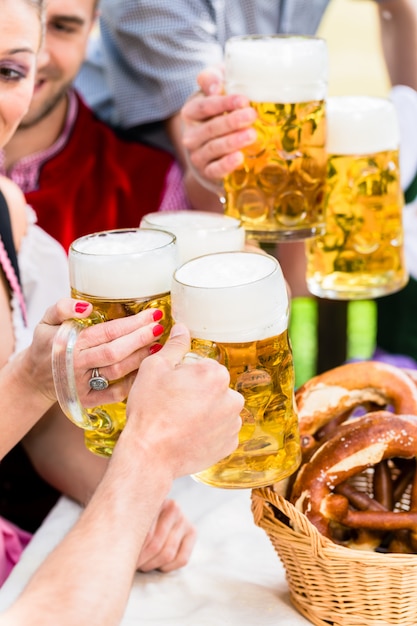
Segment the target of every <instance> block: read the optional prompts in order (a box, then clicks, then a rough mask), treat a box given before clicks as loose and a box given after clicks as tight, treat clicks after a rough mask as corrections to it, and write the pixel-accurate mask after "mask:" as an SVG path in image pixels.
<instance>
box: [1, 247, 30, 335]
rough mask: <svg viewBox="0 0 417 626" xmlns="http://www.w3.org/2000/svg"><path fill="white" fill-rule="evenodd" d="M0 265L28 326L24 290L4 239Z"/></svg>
mask: <svg viewBox="0 0 417 626" xmlns="http://www.w3.org/2000/svg"><path fill="white" fill-rule="evenodd" d="M0 265H1V266H2V268H3V271H4V273H5V275H6V278H7V280H8V281H9V283H10V287H11V288H12V292H13V295H14V296H15V297H16V299H17V301H18V303H19V306H20V310H21V311H22V317H23V321H24V323H25V326H27V312H26V304H25V299H24V297H23V292H22V288H21V286H20V283H19V281H18V279H17V276H16V272H15V271H14V268H13V265H12V264H11V262H10V259H9V255H8V254H7V251H6V248H5V247H4V243H3V240H2V238H1V237H0Z"/></svg>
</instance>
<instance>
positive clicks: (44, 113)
mask: <svg viewBox="0 0 417 626" xmlns="http://www.w3.org/2000/svg"><path fill="white" fill-rule="evenodd" d="M68 87H69V84H67V85H65V86H64V87H62V89H61V90H60V91H59V92H58V93H57V94H55V95H54V96H53V98H51V100H49V101H48V102H45V103H44V105H43V107H42V108H41V109H40V110H39V111H38V113H37V114H36V115H35V117H32V116H31V115H30V110H29V113H27V114H26V116H25V117H24V118H23V119H22V121H21V122H20V124H19V126H18V128H17V130H18V131H19V130H27V129H28V128H33V126H36V124H39V122H41V121H42V120H43V119H45V118H46V117H48V115H50V114H51V113H52V111H53V110H54V109H55V108H56V107H57V106H58V104H59V103H60V102H61V101H62V99H63V98H65V96H66V93H67V90H68Z"/></svg>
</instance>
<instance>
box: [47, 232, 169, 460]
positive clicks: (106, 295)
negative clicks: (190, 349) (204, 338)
mask: <svg viewBox="0 0 417 626" xmlns="http://www.w3.org/2000/svg"><path fill="white" fill-rule="evenodd" d="M176 265H177V251H176V246H175V236H174V235H172V234H171V233H168V232H164V231H161V230H151V229H139V228H137V229H131V230H116V231H105V232H103V233H95V234H92V235H88V236H86V237H82V238H80V239H77V240H76V241H75V242H73V243H72V245H71V247H70V251H69V268H70V283H71V295H72V297H74V298H79V299H82V300H86V301H88V302H91V303H92V304H93V307H94V309H93V312H92V314H91V316H90V317H89V318H88V320H86V321H85V322H84V325H85V323H87V324H88V323H90V324H95V323H100V322H104V321H107V320H111V319H116V318H120V317H125V316H128V315H134V314H136V313H138V312H139V311H142V310H144V309H146V308H151V307H152V308H157V309H160V310H161V311H162V312H163V317H162V319H161V323H162V324H163V326H164V333H163V334H162V335H161V336H160V337H158V342H163V341H165V339H166V338H167V337H168V334H169V331H170V328H171V325H172V321H171V307H170V288H171V280H172V275H173V272H174V270H175V267H176ZM74 323H75V322H74ZM77 325H78V326H79V324H77ZM67 349H68V347H67ZM69 350H71V347H69ZM97 365H98V366H99V365H100V364H97ZM72 375H73V374H72V373H71V372H69V373H67V376H64V377H58V376H55V385H56V387H58V389H57V394H58V399H61V401H60V404H61V407H62V408H63V410H64V413H66V414H67V416H68V417H69V418H70V419H72V420H73V421H75V423H77V425H79V426H80V425H81V427H83V428H84V429H85V443H86V446H87V448H88V449H89V450H91V451H92V452H94V453H95V454H99V455H101V456H110V455H111V454H112V451H113V448H114V446H115V445H116V443H117V440H118V438H119V435H120V432H121V430H122V429H123V428H124V425H125V421H126V402H125V401H124V402H118V403H113V404H107V405H99V406H97V407H94V408H91V409H90V408H88V409H83V408H80V407H79V405H78V403H77V398H76V397H75V401H68V402H67V403H66V402H65V400H66V396H68V397H71V396H74V395H75V394H76V391H75V390H74V389H73V388H72V384H71V378H72ZM62 386H64V389H62V388H61V387H62ZM58 391H59V393H58ZM77 411H79V412H81V415H79V414H77Z"/></svg>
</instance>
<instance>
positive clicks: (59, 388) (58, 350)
mask: <svg viewBox="0 0 417 626" xmlns="http://www.w3.org/2000/svg"><path fill="white" fill-rule="evenodd" d="M90 324H91V319H88V318H87V320H83V321H81V320H66V321H65V322H64V323H63V324H61V327H60V328H59V330H58V332H57V334H56V335H55V339H54V341H53V345H52V374H53V379H54V385H55V392H56V396H57V399H58V403H59V405H60V407H61V409H62V411H63V413H64V414H65V415H66V416H67V417H68V419H70V420H71V421H72V422H73V423H74V424H75V425H76V426H79V427H80V428H82V429H84V430H100V431H102V432H110V431H111V430H112V422H111V419H110V416H109V415H108V414H107V413H106V412H105V411H102V410H100V409H99V408H95V409H94V411H93V410H92V411H91V412H90V413H88V412H87V411H86V409H85V408H84V407H83V406H82V404H81V402H80V399H79V397H78V392H77V386H76V383H75V371H74V347H75V343H76V341H77V339H78V336H79V334H80V332H81V331H82V330H83V328H85V327H86V326H87V325H90Z"/></svg>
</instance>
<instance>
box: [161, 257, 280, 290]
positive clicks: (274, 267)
mask: <svg viewBox="0 0 417 626" xmlns="http://www.w3.org/2000/svg"><path fill="white" fill-rule="evenodd" d="M231 255H244V256H251V257H254V256H255V255H256V256H260V257H263V258H264V259H265V258H266V259H268V261H271V262H272V264H271V270H270V271H268V272H265V273H264V274H263V275H262V276H258V278H255V279H252V280H247V281H245V282H239V283H236V284H235V285H223V286H216V285H212V286H207V285H193V284H190V283H189V282H186V281H185V280H181V279H180V278H178V274H179V273H180V272H181V271H182V270H183V268H184V267H185V266H186V265H190V264H191V263H198V262H199V261H200V259H203V258H206V257H216V256H217V257H219V256H231ZM275 272H281V273H282V270H281V266H280V264H279V263H278V261H277V259H276V258H275V257H273V256H272V255H270V254H264V253H262V252H250V251H247V250H230V251H227V252H212V253H210V254H202V255H201V256H198V257H194V258H193V259H189V260H188V261H185V263H182V264H181V265H179V266H178V267H177V268H176V270H175V271H174V274H173V280H174V281H175V282H176V283H178V284H179V285H183V286H184V287H187V289H188V288H190V289H206V290H210V289H213V290H214V289H216V290H218V291H221V290H226V289H227V290H229V289H230V288H234V287H242V286H245V285H253V284H256V283H258V282H260V281H262V280H265V278H268V277H269V276H272V275H273V274H274V273H275Z"/></svg>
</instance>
